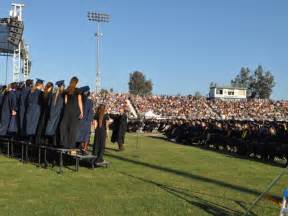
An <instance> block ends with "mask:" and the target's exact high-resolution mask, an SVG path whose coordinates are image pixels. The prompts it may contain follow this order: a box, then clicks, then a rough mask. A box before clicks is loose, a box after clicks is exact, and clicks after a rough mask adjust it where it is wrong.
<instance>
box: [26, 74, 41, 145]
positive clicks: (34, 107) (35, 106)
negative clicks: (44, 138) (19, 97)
mask: <svg viewBox="0 0 288 216" xmlns="http://www.w3.org/2000/svg"><path fill="white" fill-rule="evenodd" d="M43 82H44V81H43V80H40V79H38V80H37V81H36V83H35V86H33V88H32V89H31V91H30V93H29V96H28V98H27V108H26V124H25V125H26V135H27V136H28V137H29V139H30V141H33V138H35V135H36V131H37V126H38V121H39V119H40V115H41V101H42V98H43V91H42V90H43Z"/></svg>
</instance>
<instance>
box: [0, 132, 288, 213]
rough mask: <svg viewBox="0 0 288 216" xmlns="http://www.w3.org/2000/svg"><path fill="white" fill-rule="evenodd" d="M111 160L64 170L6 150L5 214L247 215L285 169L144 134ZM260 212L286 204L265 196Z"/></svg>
mask: <svg viewBox="0 0 288 216" xmlns="http://www.w3.org/2000/svg"><path fill="white" fill-rule="evenodd" d="M108 147H109V148H116V146H113V145H111V144H108ZM105 159H106V160H108V161H110V162H111V166H110V168H109V169H95V170H90V169H88V168H85V167H81V168H80V171H79V173H75V172H73V171H71V170H69V169H65V170H64V175H58V174H57V172H56V168H55V169H52V168H51V169H46V170H45V169H41V168H37V167H36V166H35V165H32V164H25V165H23V164H21V163H20V162H19V161H17V160H14V159H9V158H6V157H4V156H0V175H1V177H0V191H1V192H0V194H1V196H0V215H1V216H2V215H21V216H22V215H24V216H25V215H29V216H30V215H57V216H58V215H69V216H71V215H77V216H78V215H108V216H110V215H133V216H134V215H149V216H150V215H155V216H156V215H157V216H158V215H165V216H166V215H173V216H174V215H181V216H182V215H196V216H197V215H219V216H220V215H221V216H222V215H236V214H241V213H242V214H243V213H244V212H245V209H246V208H247V207H248V206H249V205H250V204H251V202H253V200H254V199H255V198H256V197H257V195H259V193H260V192H262V191H263V190H264V189H265V188H266V187H267V185H268V184H269V183H270V182H271V181H272V180H273V179H274V178H275V176H277V175H278V174H279V173H280V172H281V170H282V169H281V168H280V167H275V166H271V165H265V164H262V163H259V162H255V161H249V160H243V159H238V158H233V157H229V156H227V155H224V154H219V153H215V152H211V151H205V150H202V149H199V148H195V147H189V146H182V145H176V144H173V143H170V142H166V141H164V140H161V139H156V138H151V137H148V136H142V135H141V136H139V137H138V142H137V135H136V134H128V136H127V145H126V151H125V152H116V151H113V150H111V149H110V150H107V151H106V157H105ZM287 182H288V181H287V175H285V176H284V177H283V178H282V179H281V181H280V182H279V183H278V184H277V185H276V186H275V187H273V188H272V191H271V193H272V194H273V195H275V196H280V197H281V194H282V191H283V189H284V188H285V186H288V185H287ZM285 184H286V185H285ZM253 211H254V213H255V214H256V215H261V216H262V215H278V214H279V206H277V205H275V204H273V203H272V202H271V201H269V200H265V199H263V200H261V202H260V203H259V204H258V205H257V206H256V208H255V209H253Z"/></svg>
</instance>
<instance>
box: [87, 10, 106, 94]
mask: <svg viewBox="0 0 288 216" xmlns="http://www.w3.org/2000/svg"><path fill="white" fill-rule="evenodd" d="M88 20H89V21H93V22H96V23H97V32H96V34H95V36H96V39H97V67H96V93H99V92H100V91H101V72H100V39H101V37H103V34H102V33H101V32H100V23H108V22H109V21H110V15H108V14H105V13H97V12H88Z"/></svg>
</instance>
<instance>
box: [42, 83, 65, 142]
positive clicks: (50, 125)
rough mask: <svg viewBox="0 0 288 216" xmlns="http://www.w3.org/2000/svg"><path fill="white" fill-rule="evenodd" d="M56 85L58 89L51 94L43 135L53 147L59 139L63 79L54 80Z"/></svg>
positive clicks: (62, 106)
mask: <svg viewBox="0 0 288 216" xmlns="http://www.w3.org/2000/svg"><path fill="white" fill-rule="evenodd" d="M56 85H57V87H58V89H57V91H56V92H55V93H54V94H53V96H52V100H51V104H50V114H49V119H48V122H47V126H46V131H45V135H46V137H47V138H48V140H49V143H52V144H53V146H54V147H56V146H57V143H58V142H59V139H60V134H59V126H60V122H61V118H62V115H63V109H64V97H63V92H64V88H65V84H64V80H61V81H58V82H56Z"/></svg>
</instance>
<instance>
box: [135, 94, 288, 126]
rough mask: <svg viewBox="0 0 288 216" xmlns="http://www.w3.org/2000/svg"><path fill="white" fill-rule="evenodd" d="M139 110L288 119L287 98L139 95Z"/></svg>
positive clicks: (166, 115) (184, 116)
mask: <svg viewBox="0 0 288 216" xmlns="http://www.w3.org/2000/svg"><path fill="white" fill-rule="evenodd" d="M132 102H133V104H134V106H135V107H136V109H137V111H138V113H145V112H148V111H153V112H154V113H155V114H157V115H159V116H161V117H163V118H173V117H174V118H182V119H235V120H252V121H253V120H257V121H259V120H269V121H274V120H276V121H284V120H287V119H288V118H287V114H288V102H287V101H273V100H262V99H247V100H220V99H217V100H209V99H207V98H205V97H193V96H145V97H141V96H136V97H134V98H133V99H132Z"/></svg>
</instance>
